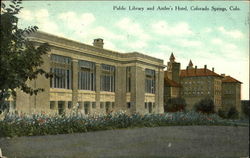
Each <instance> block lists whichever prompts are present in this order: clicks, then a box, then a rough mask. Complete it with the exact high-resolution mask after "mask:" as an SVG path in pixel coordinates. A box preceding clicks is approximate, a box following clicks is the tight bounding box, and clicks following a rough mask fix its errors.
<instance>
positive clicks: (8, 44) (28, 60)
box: [0, 0, 50, 107]
mask: <svg viewBox="0 0 250 158" xmlns="http://www.w3.org/2000/svg"><path fill="white" fill-rule="evenodd" d="M22 8H23V7H21V0H13V1H11V2H9V4H8V6H7V5H6V4H5V3H3V2H2V1H1V22H0V30H1V35H0V38H1V39H0V45H1V47H0V51H1V54H0V107H1V105H2V107H3V106H4V102H5V100H6V99H8V98H9V97H10V96H11V95H13V96H14V97H15V96H16V89H18V88H19V89H21V90H22V91H24V92H25V93H28V94H30V95H33V94H35V95H36V94H37V93H38V92H39V91H42V90H43V89H41V88H38V89H33V88H32V87H29V86H28V85H27V81H28V80H34V79H36V78H37V76H38V75H45V76H46V77H49V76H50V74H49V73H48V72H46V71H44V70H43V69H41V65H42V64H43V60H42V55H44V54H46V53H47V52H48V51H49V50H50V48H49V45H48V43H44V44H41V45H40V46H38V47H37V46H35V45H34V44H33V43H32V42H31V41H29V39H28V38H27V37H28V36H29V34H31V33H34V32H36V31H37V29H38V27H37V26H30V27H28V28H25V29H20V28H18V17H17V15H18V13H20V10H21V9H22Z"/></svg>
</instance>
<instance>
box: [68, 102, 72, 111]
mask: <svg viewBox="0 0 250 158" xmlns="http://www.w3.org/2000/svg"><path fill="white" fill-rule="evenodd" d="M71 108H72V101H68V109H71Z"/></svg>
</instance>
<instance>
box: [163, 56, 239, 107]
mask: <svg viewBox="0 0 250 158" xmlns="http://www.w3.org/2000/svg"><path fill="white" fill-rule="evenodd" d="M164 80H165V82H164V94H166V93H168V95H164V102H165V103H166V100H167V99H169V98H174V97H177V96H180V97H182V98H184V99H185V100H186V103H187V109H188V110H190V109H193V106H194V104H195V103H197V102H199V101H200V100H201V99H203V98H205V97H209V98H211V99H212V100H213V101H214V104H215V110H216V111H218V109H221V108H224V109H228V108H229V107H231V106H236V107H237V109H238V111H240V99H241V97H240V91H241V89H240V84H241V82H239V81H237V80H236V79H234V78H232V77H228V76H227V77H226V76H222V75H219V74H217V73H215V72H214V68H212V70H209V69H208V68H207V65H204V68H197V66H195V67H194V66H193V63H192V61H191V60H190V62H189V65H188V66H187V68H186V69H184V70H181V69H180V63H177V62H175V57H174V55H173V54H171V56H170V61H169V62H168V68H167V70H166V71H165V78H164ZM177 85H178V86H177ZM177 87H178V88H177ZM169 89H172V91H174V90H175V92H177V93H176V94H177V95H176V94H175V93H169V91H170V90H169ZM165 92H166V93H165ZM229 92H230V95H229V94H225V93H229ZM229 102H230V103H231V105H229Z"/></svg>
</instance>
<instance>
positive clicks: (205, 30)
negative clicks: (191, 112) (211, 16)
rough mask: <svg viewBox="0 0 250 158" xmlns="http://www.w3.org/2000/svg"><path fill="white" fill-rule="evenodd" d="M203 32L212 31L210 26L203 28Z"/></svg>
mask: <svg viewBox="0 0 250 158" xmlns="http://www.w3.org/2000/svg"><path fill="white" fill-rule="evenodd" d="M203 32H204V33H210V32H212V29H211V28H205V29H204V30H203Z"/></svg>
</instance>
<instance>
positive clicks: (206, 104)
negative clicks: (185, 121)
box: [194, 97, 215, 114]
mask: <svg viewBox="0 0 250 158" xmlns="http://www.w3.org/2000/svg"><path fill="white" fill-rule="evenodd" d="M194 108H195V111H197V112H202V113H206V114H210V113H215V110H214V101H213V100H212V99H211V98H208V97H207V98H204V99H202V100H200V101H199V102H198V103H196V104H195V105H194Z"/></svg>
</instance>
